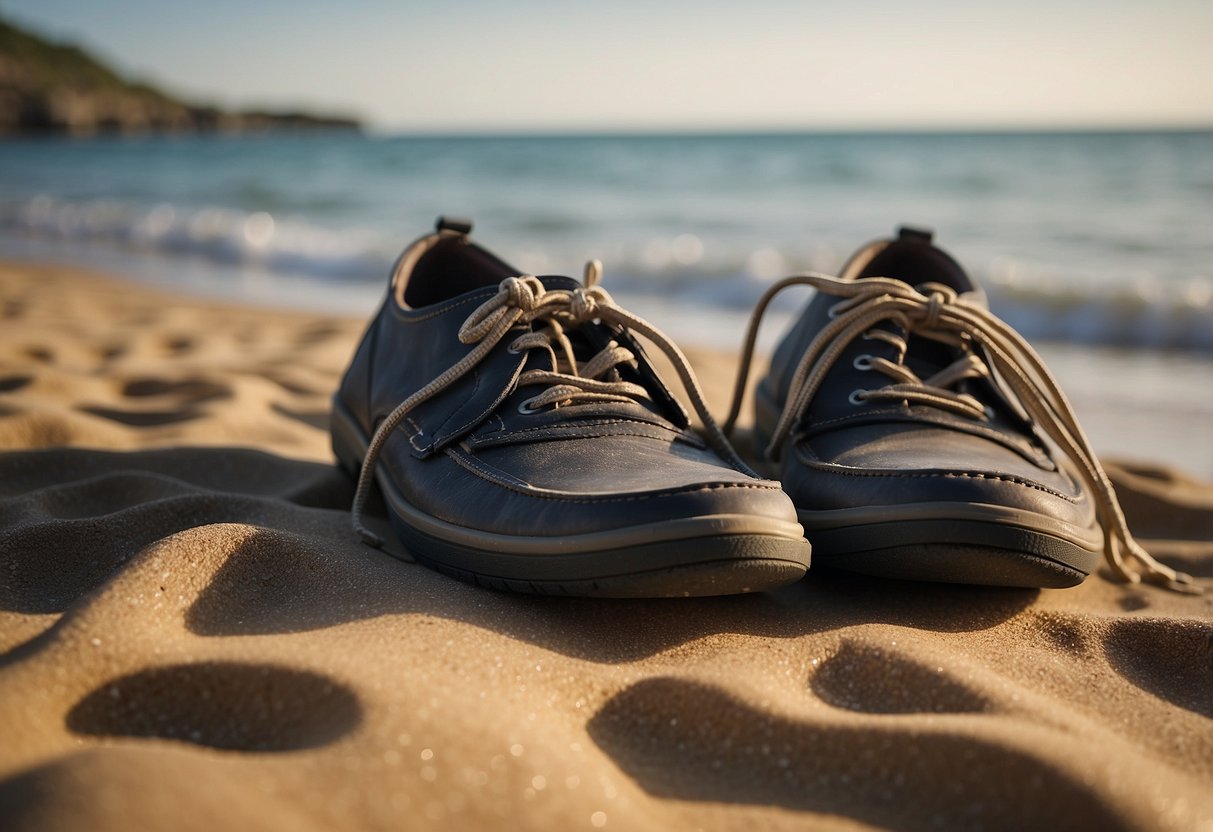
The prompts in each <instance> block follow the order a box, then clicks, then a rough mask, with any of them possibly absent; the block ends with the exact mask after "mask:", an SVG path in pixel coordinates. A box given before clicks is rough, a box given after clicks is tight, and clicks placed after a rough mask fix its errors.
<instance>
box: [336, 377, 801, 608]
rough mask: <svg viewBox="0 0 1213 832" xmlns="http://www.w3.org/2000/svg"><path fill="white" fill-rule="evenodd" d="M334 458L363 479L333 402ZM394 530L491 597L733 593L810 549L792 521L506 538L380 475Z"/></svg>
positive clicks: (784, 569)
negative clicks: (501, 592)
mask: <svg viewBox="0 0 1213 832" xmlns="http://www.w3.org/2000/svg"><path fill="white" fill-rule="evenodd" d="M332 439H333V452H334V453H335V454H336V456H337V460H338V462H339V463H340V464H341V467H342V468H344V469H345V470H346V472H347V473H349V474H350V475H351V476H354V477H357V476H358V472H359V470H360V469H361V467H362V460H363V458H364V457H365V455H366V448H367V445H368V444H369V441H368V439H367V438H366V436H365V435H364V434H363V433H362V430H361V428H359V427H358V425H357V423H356V422H355V421H354V419H353V417H351V416H350V415H349V413H348V412H346V411H345V409H344V407H343V406H342V405H341V404H340V403H339V402H337V401H336V400H334V402H333V412H332ZM375 482H376V485H377V486H378V487H379V490H380V492H381V493H382V494H383V496H384V501H385V503H386V504H387V506H388V519H389V522H390V523H391V526H392V530H393V531H394V532H395V533H396V536H397V537H398V538H399V539H400V542H401V543H403V544H404V546H405V548H406V549H407V550H408V553H409V554H410V555H411V556H412V557H414V558H415V559H416V560H417V561H418V562H420V563H422V564H424V565H425V566H428V567H430V568H432V569H435V570H437V571H439V572H442V573H444V574H446V575H450V576H451V577H454V578H458V579H460V580H463V581H467V582H469V583H474V584H477V585H480V586H486V587H491V588H493V589H506V590H512V591H515V592H527V593H535V594H544V595H577V596H587V597H613V598H668V597H683V596H704V595H735V594H741V593H746V592H760V591H762V590H766V589H773V588H775V587H778V586H784V585H786V584H789V583H793V582H794V581H797V580H799V579H800V578H801V577H803V576H804V573H805V571H806V570H807V569H808V565H809V544H808V541H807V540H805V537H804V531H803V529H801V528H800V526H799V525H798V524H796V523H794V522H791V521H779V520H773V519H768V518H761V517H751V516H748V515H734V514H729V515H713V516H705V517H688V518H680V519H676V520H669V521H665V522H661V523H651V524H646V525H644V526H631V527H625V528H621V529H613V530H610V531H605V532H594V533H589V534H581V535H567V536H562V537H544V536H520V535H503V534H495V533H492V532H484V531H480V530H477V529H470V528H467V527H464V526H457V525H454V524H451V523H447V522H445V521H443V520H440V519H438V518H436V517H433V516H431V515H428V514H426V513H425V512H423V511H421V510H420V509H418V508H416V507H415V506H413V505H411V504H410V503H409V502H408V501H407V500H405V499H404V497H403V496H402V495H401V494H400V493H399V491H398V490H397V489H396V488H395V486H394V485H393V483H392V482H391V479H390V477H389V476H388V475H387V473H386V472H385V471H384V470H383V469H382V468H381V469H380V470H377V471H376V472H375Z"/></svg>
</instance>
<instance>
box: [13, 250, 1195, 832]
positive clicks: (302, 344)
mask: <svg viewBox="0 0 1213 832" xmlns="http://www.w3.org/2000/svg"><path fill="white" fill-rule="evenodd" d="M659 323H660V322H659ZM361 327H362V322H361V321H351V320H346V319H341V318H334V317H324V316H319V315H308V314H290V313H282V312H272V311H266V310H261V309H250V308H241V307H238V306H232V305H223V304H218V303H211V302H202V301H198V300H190V299H186V298H181V297H174V296H171V295H167V294H157V293H154V292H152V291H150V290H148V289H146V288H141V287H137V286H134V285H132V284H125V283H122V282H119V281H115V280H109V279H105V278H102V277H99V276H95V275H90V274H85V273H81V272H78V271H75V270H68V269H63V268H55V267H50V266H30V265H15V264H7V265H5V264H0V827H2V828H4V829H6V830H19V829H90V830H92V829H132V828H135V829H157V828H172V829H213V828H216V825H217V824H220V823H224V824H230V825H232V826H233V828H249V829H262V828H264V829H290V830H311V829H316V830H320V829H338V828H340V829H361V828H366V829H387V828H393V829H397V828H418V829H424V828H434V829H461V830H462V829H472V830H475V829H559V830H565V829H569V830H574V829H596V828H606V829H626V830H631V829H637V830H683V829H685V830H695V829H704V830H717V829H754V828H758V829H793V828H796V829H801V828H806V827H809V828H826V829H859V828H871V827H885V828H887V827H893V828H900V829H928V828H945V829H951V828H1027V827H1041V828H1084V829H1164V830H1192V829H1213V594H1209V595H1205V596H1202V597H1192V596H1184V595H1179V594H1175V593H1170V592H1166V591H1164V590H1160V589H1155V588H1152V587H1129V586H1124V585H1121V584H1117V583H1113V582H1111V581H1110V580H1109V579H1108V578H1107V576H1106V574H1104V575H1098V576H1093V577H1092V578H1091V579H1089V580H1088V581H1087V582H1086V583H1085V584H1083V585H1082V586H1081V587H1078V588H1076V589H1067V590H1045V591H1039V592H1038V591H1024V590H999V589H983V588H972V587H956V586H937V585H919V584H910V583H897V582H891V581H888V582H886V581H877V580H871V579H858V578H848V577H844V576H838V575H833V576H831V575H827V574H816V573H811V575H810V578H809V579H806V580H805V581H802V582H800V583H799V584H797V585H795V586H791V587H787V588H785V589H782V590H780V591H778V592H771V593H765V594H760V595H754V596H744V597H732V598H719V599H692V600H673V601H586V600H573V599H551V598H531V597H526V596H518V595H509V594H503V593H497V592H491V591H487V590H483V589H478V588H475V587H472V586H467V585H464V584H461V583H458V582H456V581H453V580H451V579H449V578H446V577H444V576H442V575H439V574H436V573H434V572H431V571H429V570H427V569H425V568H422V567H420V566H418V565H416V564H413V563H409V562H406V561H403V560H399V559H396V558H393V557H390V556H388V555H386V554H384V553H382V552H378V551H374V550H371V549H368V548H366V547H364V546H362V545H360V544H359V543H357V542H355V540H354V538H353V535H352V533H351V532H350V528H349V514H348V511H347V509H348V505H349V502H350V499H351V496H352V490H353V489H352V484H351V483H350V482H349V481H348V480H347V479H346V478H345V477H344V476H343V475H342V474H340V473H339V472H338V471H337V470H336V469H335V467H334V466H333V465H332V464H331V457H330V453H329V449H328V439H327V434H326V419H327V406H328V396H329V395H330V393H331V391H332V390H333V389H334V387H335V385H336V381H337V376H338V373H339V372H340V370H341V368H342V367H343V365H344V363H345V362H346V360H347V358H348V355H349V353H350V352H351V350H352V348H353V344H354V340H355V339H356V338H357V336H358V334H359V332H360V331H361ZM692 358H693V360H694V362H695V364H696V366H697V367H698V369H699V370H700V372H701V374H702V376H703V378H704V380H705V383H706V386H707V387H708V391H709V395H710V397H711V400H712V402H713V403H714V406H715V407H716V408H717V409H718V410H719V409H722V408H723V406H724V403H725V398H726V397H727V395H728V387H729V384H730V382H731V358H730V357H729V356H724V355H720V354H713V353H710V352H705V351H692ZM1201 429H1202V430H1203V429H1207V428H1201ZM1114 472H1115V477H1116V480H1117V482H1118V484H1119V486H1120V488H1121V490H1122V497H1123V499H1124V502H1125V504H1126V509H1127V511H1128V512H1129V516H1130V520H1131V523H1132V524H1133V526H1134V528H1135V529H1136V530H1137V532H1138V533H1139V535H1141V536H1143V537H1146V538H1150V539H1151V540H1152V541H1153V542H1152V544H1151V545H1152V546H1153V549H1154V551H1155V553H1156V554H1158V555H1161V556H1163V557H1164V558H1165V559H1167V560H1169V561H1170V562H1172V563H1174V564H1176V565H1178V566H1180V567H1182V568H1184V569H1186V570H1188V571H1190V572H1192V573H1194V574H1196V575H1198V576H1200V578H1201V582H1202V584H1204V585H1205V586H1210V585H1213V580H1210V579H1211V578H1213V486H1210V485H1207V484H1204V483H1201V482H1198V481H1195V480H1191V479H1187V478H1185V477H1183V476H1182V475H1181V474H1179V473H1177V472H1174V471H1170V470H1166V469H1150V468H1148V467H1141V466H1138V467H1135V468H1133V469H1126V468H1114Z"/></svg>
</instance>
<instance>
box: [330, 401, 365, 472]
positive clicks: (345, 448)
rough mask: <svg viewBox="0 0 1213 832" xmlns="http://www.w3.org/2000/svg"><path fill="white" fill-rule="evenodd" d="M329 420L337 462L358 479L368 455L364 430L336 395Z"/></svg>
mask: <svg viewBox="0 0 1213 832" xmlns="http://www.w3.org/2000/svg"><path fill="white" fill-rule="evenodd" d="M329 422H330V424H331V425H332V430H331V431H330V433H331V436H332V441H333V455H334V456H336V457H337V464H338V465H340V466H341V468H342V470H344V471H345V472H346V473H347V474H349V475H350V476H351V477H353V478H354V479H358V474H359V472H360V471H361V470H362V460H363V458H364V457H365V456H366V446H367V442H366V440H365V439H363V438H362V431H361V430H360V429H359V428H358V423H357V422H356V421H354V417H353V416H351V415H350V414H349V412H348V411H347V410H346V409H345V407H344V406H343V405H342V404H341V402H340V401H338V400H337V398H336V397H334V398H333V412H332V417H331V418H330V420H329Z"/></svg>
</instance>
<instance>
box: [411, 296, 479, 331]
mask: <svg viewBox="0 0 1213 832" xmlns="http://www.w3.org/2000/svg"><path fill="white" fill-rule="evenodd" d="M487 297H492V295H491V294H485V295H480V296H473V297H470V298H467V299H465V300H461V301H459V302H457V303H452V304H451V305H450V306H441V307H439V308H438V309H434V310H432V311H430V312H426V313H424V314H419V315H405V314H404V313H403V312H404V311H403V310H402V309H401V308H400V306H399V305H397V304H396V302H395V301H394V300H393V301H392V305H391V308H392V315H393V316H394V317H395V318H396V319H397V320H399V321H401V322H402V323H406V324H415V323H420V322H421V321H428V320H430V319H432V318H437V317H439V316H440V315H445V314H446V313H447V312H450V311H451V310H452V309H458V308H459V307H461V306H467V305H468V304H471V303H483V302H484V300H485V298H487ZM412 311H417V310H412Z"/></svg>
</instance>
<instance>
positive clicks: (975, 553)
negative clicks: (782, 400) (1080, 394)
mask: <svg viewBox="0 0 1213 832" xmlns="http://www.w3.org/2000/svg"><path fill="white" fill-rule="evenodd" d="M754 404H755V409H756V410H757V417H756V424H755V427H754V441H755V447H756V448H759V449H762V448H765V447H766V444H767V441H768V437H767V435H766V431H765V430H764V429H763V425H768V424H774V422H775V420H777V419H778V416H779V408H778V407H777V405H776V404H775V403H774V401H773V400H772V399H771V397H770V395H769V394H767V393H766V392H765V390H764V389H763V387H762V386H761V385H760V386H759V387H757V388H756V389H755V391H754ZM796 516H797V519H799V520H800V524H801V525H802V526H804V530H805V534H807V535H808V536H809V537H810V538H812V540H813V561H814V563H815V564H816V566H817V567H818V568H822V569H838V570H845V571H848V572H857V573H860V574H863V575H872V576H875V577H881V578H896V579H900V580H911V581H931V582H934V583H950V584H977V585H982V586H1007V587H1024V588H1035V589H1045V588H1049V589H1052V588H1058V589H1060V588H1063V587H1071V586H1077V585H1078V584H1080V583H1082V582H1083V581H1084V580H1085V579H1086V578H1087V576H1088V575H1090V574H1091V572H1092V571H1094V569H1095V568H1096V567H1097V566H1098V565H1099V563H1100V562H1101V561H1102V560H1103V553H1102V547H1103V533H1102V532H1101V531H1100V530H1099V529H1098V528H1095V527H1093V528H1089V529H1080V528H1077V527H1074V526H1071V525H1069V524H1066V523H1062V522H1060V521H1058V520H1054V519H1053V518H1051V517H1046V516H1044V515H1040V514H1035V513H1033V512H1029V511H1022V510H1019V509H1014V508H1010V507H1007V506H994V505H984V504H980V503H919V504H910V505H903V506H868V507H863V508H856V509H839V510H836V511H809V510H807V509H799V508H798V509H797V511H796Z"/></svg>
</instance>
